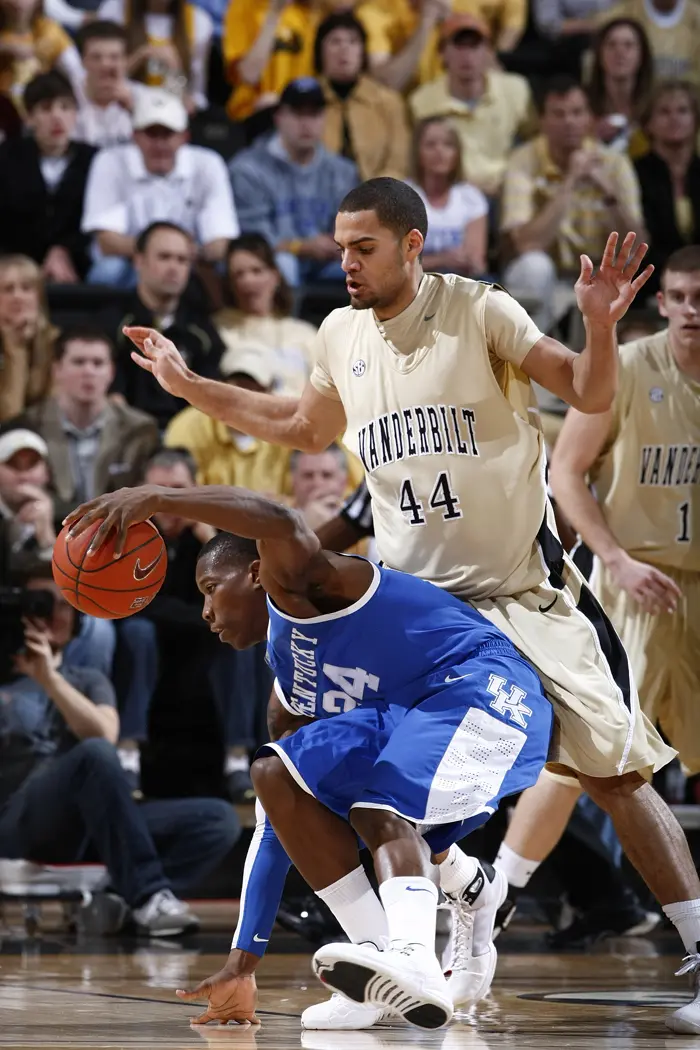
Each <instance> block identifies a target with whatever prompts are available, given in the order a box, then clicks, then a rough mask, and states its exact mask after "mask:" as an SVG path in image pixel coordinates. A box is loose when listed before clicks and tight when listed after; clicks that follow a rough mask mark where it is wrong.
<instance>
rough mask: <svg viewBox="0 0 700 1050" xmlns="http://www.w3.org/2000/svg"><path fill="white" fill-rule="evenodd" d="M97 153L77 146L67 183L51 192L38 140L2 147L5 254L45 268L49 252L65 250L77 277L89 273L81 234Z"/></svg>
mask: <svg viewBox="0 0 700 1050" xmlns="http://www.w3.org/2000/svg"><path fill="white" fill-rule="evenodd" d="M95 152H96V151H95V149H94V148H93V147H92V146H88V145H86V144H85V143H84V142H73V143H71V145H70V148H69V163H68V167H67V168H66V170H65V171H64V173H63V178H62V179H61V181H60V182H59V183H58V185H57V186H56V189H55V190H53V191H51V190H50V189H49V188H48V187H47V186H46V183H45V182H44V177H43V175H42V173H41V167H40V156H39V150H38V148H37V145H36V142H35V141H34V139H30V138H15V139H8V141H7V142H3V143H2V144H0V251H1V252H7V253H15V252H19V253H21V254H22V255H29V256H30V257H31V258H32V259H34V260H35V262H37V263H42V262H43V261H44V258H45V257H46V253H47V252H48V250H49V248H53V247H54V245H60V246H61V247H63V248H65V249H66V251H67V252H68V253H69V255H70V257H71V259H72V260H73V265H74V266H75V268H76V270H77V271H78V274H79V275H80V276H81V277H82V276H84V275H85V274H86V273H87V270H88V267H89V264H90V260H89V257H88V245H89V238H88V237H87V236H86V235H85V234H83V233H81V231H80V221H81V218H82V214H83V197H84V195H85V183H86V182H87V175H88V169H89V168H90V164H91V162H92V158H93V157H94V155H95Z"/></svg>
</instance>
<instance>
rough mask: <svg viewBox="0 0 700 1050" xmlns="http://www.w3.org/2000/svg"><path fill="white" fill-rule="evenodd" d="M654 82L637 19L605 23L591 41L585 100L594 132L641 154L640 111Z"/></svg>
mask: <svg viewBox="0 0 700 1050" xmlns="http://www.w3.org/2000/svg"><path fill="white" fill-rule="evenodd" d="M653 83H654V59H653V58H652V54H651V48H650V47H649V41H648V39H647V35H646V33H645V32H644V30H643V28H642V26H641V25H640V24H639V22H635V21H634V19H631V18H618V19H615V21H613V22H606V23H605V25H603V26H602V27H601V29H600V32H599V33H598V36H597V37H596V40H595V45H594V51H593V65H592V68H591V74H590V79H589V83H588V99H589V101H590V104H591V109H592V111H593V116H594V117H595V120H596V135H597V137H598V139H600V141H601V142H603V143H604V144H605V145H606V146H610V147H611V148H613V149H622V150H627V152H628V153H630V154H631V155H632V156H634V155H636V154H639V153H643V152H644V149H645V146H646V144H645V141H644V136H643V134H642V133H641V131H640V122H641V118H642V114H643V113H644V112H645V111H646V108H647V106H648V105H649V95H650V93H651V89H652V85H653Z"/></svg>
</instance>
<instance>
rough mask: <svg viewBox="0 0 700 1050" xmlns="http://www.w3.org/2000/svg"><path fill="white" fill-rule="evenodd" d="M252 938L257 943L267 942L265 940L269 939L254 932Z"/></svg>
mask: <svg viewBox="0 0 700 1050" xmlns="http://www.w3.org/2000/svg"><path fill="white" fill-rule="evenodd" d="M253 940H254V941H256V942H257V943H258V944H267V942H268V941H269V940H270V938H269V937H258V935H257V933H256V934H255V936H254V937H253Z"/></svg>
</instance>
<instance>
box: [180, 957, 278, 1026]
mask: <svg viewBox="0 0 700 1050" xmlns="http://www.w3.org/2000/svg"><path fill="white" fill-rule="evenodd" d="M175 994H176V995H177V997H178V998H179V999H184V1000H185V1001H186V1002H190V1001H192V1000H193V999H207V1000H208V1003H207V1009H206V1010H205V1011H204V1013H203V1014H201V1015H200V1016H199V1017H195V1018H193V1019H192V1022H191V1023H192V1024H208V1023H209V1022H210V1021H218V1022H219V1024H228V1022H229V1021H233V1022H234V1023H235V1024H260V1021H259V1019H258V1018H257V1017H256V1015H255V1004H256V1002H257V998H258V989H257V985H256V983H255V974H252V973H248V974H234V973H231V971H230V970H227V969H226V967H224V968H223V970H219V972H218V973H215V974H214V976H213V977H207V978H206V979H205V980H204V981H201V982H200V984H198V985H197V987H196V988H193V989H192V990H191V991H189V992H187V991H183V990H182V989H180V988H179V989H178V990H177V991H176V992H175Z"/></svg>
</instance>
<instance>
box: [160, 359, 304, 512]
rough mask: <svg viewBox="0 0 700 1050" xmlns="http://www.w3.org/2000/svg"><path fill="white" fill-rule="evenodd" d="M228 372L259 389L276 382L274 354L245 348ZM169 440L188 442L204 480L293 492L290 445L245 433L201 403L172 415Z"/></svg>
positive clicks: (235, 381)
mask: <svg viewBox="0 0 700 1050" xmlns="http://www.w3.org/2000/svg"><path fill="white" fill-rule="evenodd" d="M222 373H223V378H224V379H225V381H226V382H227V383H231V384H232V385H233V386H239V387H242V388H243V389H245V390H253V391H256V392H257V393H268V392H269V391H270V390H271V388H272V379H273V374H272V368H271V365H270V359H269V358H268V357H266V356H265V355H262V354H257V353H255V352H247V353H246V351H245V350H243V349H239V351H238V353H237V355H236V357H235V358H234V360H233V362H232V364H231V366H230V370H229V369H226V368H222ZM164 444H165V445H166V446H167V447H169V448H185V449H187V451H188V452H190V453H191V455H192V457H193V458H194V460H195V461H196V464H197V480H198V482H199V483H200V485H242V486H243V487H244V488H250V489H254V490H255V491H257V492H265V493H267V495H269V496H271V497H276V496H282V495H289V494H290V492H291V483H290V477H289V450H288V449H286V448H282V447H281V446H280V445H271V444H269V443H268V442H267V441H258V440H257V439H256V438H251V437H248V436H247V435H246V434H241V433H239V432H238V431H237V430H234V429H233V428H232V427H228V426H226V424H225V423H221V422H219V421H218V420H216V419H212V417H211V416H208V415H206V414H205V413H204V412H200V410H199V409H198V408H192V407H188V408H184V409H183V410H182V412H179V413H178V414H177V415H176V416H175V417H174V418H173V419H172V420H171V421H170V424H169V426H168V429H167V430H166V432H165V437H164Z"/></svg>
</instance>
